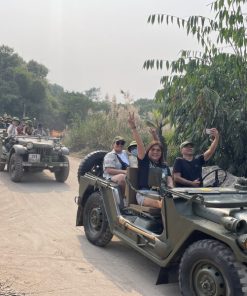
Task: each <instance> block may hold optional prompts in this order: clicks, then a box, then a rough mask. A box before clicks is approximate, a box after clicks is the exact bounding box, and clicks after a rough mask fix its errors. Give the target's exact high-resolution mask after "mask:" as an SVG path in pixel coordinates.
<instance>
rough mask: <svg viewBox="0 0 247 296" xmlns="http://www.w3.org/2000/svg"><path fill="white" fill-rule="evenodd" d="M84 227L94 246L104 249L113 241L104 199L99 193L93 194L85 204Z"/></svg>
mask: <svg viewBox="0 0 247 296" xmlns="http://www.w3.org/2000/svg"><path fill="white" fill-rule="evenodd" d="M83 225H84V230H85V234H86V237H87V239H88V240H89V241H90V242H91V243H92V244H94V245H96V246H99V247H104V246H105V245H107V244H108V243H109V242H110V241H111V239H112V236H113V235H112V233H111V230H110V227H109V224H108V221H107V217H106V212H105V208H104V205H103V200H102V197H101V196H100V194H99V192H94V193H92V194H91V195H90V196H89V197H88V199H87V201H86V204H85V207H84V212H83Z"/></svg>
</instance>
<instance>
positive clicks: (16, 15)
mask: <svg viewBox="0 0 247 296" xmlns="http://www.w3.org/2000/svg"><path fill="white" fill-rule="evenodd" d="M209 3H210V1H209V0H207V1H206V0H187V1H186V0H0V7H1V8H0V36H1V44H4V45H8V46H10V47H12V48H14V50H15V51H16V52H17V53H18V54H19V55H20V56H21V57H22V58H24V60H25V61H29V60H31V59H33V60H35V61H37V62H39V63H42V64H44V65H45V66H46V67H47V68H48V69H49V74H48V80H49V81H50V82H51V83H57V84H59V85H61V86H63V87H64V89H65V90H68V91H79V92H82V91H85V90H88V89H90V88H91V87H100V88H101V92H102V96H104V95H105V94H106V93H108V94H109V95H110V96H113V95H116V96H117V97H119V98H120V97H121V94H120V89H123V90H125V91H129V92H130V95H131V96H132V97H133V98H135V99H137V98H141V97H142V98H153V96H154V94H155V91H156V90H157V89H158V88H159V87H160V83H159V81H160V77H161V76H162V75H163V74H164V73H163V72H161V71H157V70H152V71H146V70H143V69H142V66H143V63H144V61H145V60H146V59H149V58H164V59H176V58H177V57H178V54H179V51H180V50H181V49H196V48H197V43H196V41H194V40H193V39H192V38H189V37H187V36H186V33H185V31H183V30H182V29H181V30H179V29H177V26H176V25H173V26H172V25H169V26H165V25H150V24H147V18H148V15H149V14H152V13H166V14H173V15H177V16H181V17H188V16H190V15H192V14H197V15H198V14H200V15H209V14H210V7H209V6H208V4H209Z"/></svg>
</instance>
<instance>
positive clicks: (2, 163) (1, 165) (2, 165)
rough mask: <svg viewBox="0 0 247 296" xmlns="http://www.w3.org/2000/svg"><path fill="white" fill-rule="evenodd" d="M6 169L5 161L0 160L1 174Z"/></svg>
mask: <svg viewBox="0 0 247 296" xmlns="http://www.w3.org/2000/svg"><path fill="white" fill-rule="evenodd" d="M4 168H5V160H4V159H0V172H2V171H4Z"/></svg>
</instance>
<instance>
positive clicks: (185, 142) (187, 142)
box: [179, 141, 194, 149]
mask: <svg viewBox="0 0 247 296" xmlns="http://www.w3.org/2000/svg"><path fill="white" fill-rule="evenodd" d="M187 145H191V146H194V144H193V143H192V142H191V141H184V142H183V143H181V144H180V146H179V147H180V149H182V148H184V147H185V146H187Z"/></svg>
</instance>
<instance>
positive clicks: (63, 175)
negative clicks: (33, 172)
mask: <svg viewBox="0 0 247 296" xmlns="http://www.w3.org/2000/svg"><path fill="white" fill-rule="evenodd" d="M60 161H61V162H67V163H68V166H67V167H65V166H64V167H60V168H59V169H58V170H57V171H55V172H54V174H55V178H56V181H57V182H61V183H63V182H65V181H66V180H67V178H68V176H69V159H68V157H67V156H64V155H63V156H61V157H60Z"/></svg>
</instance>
